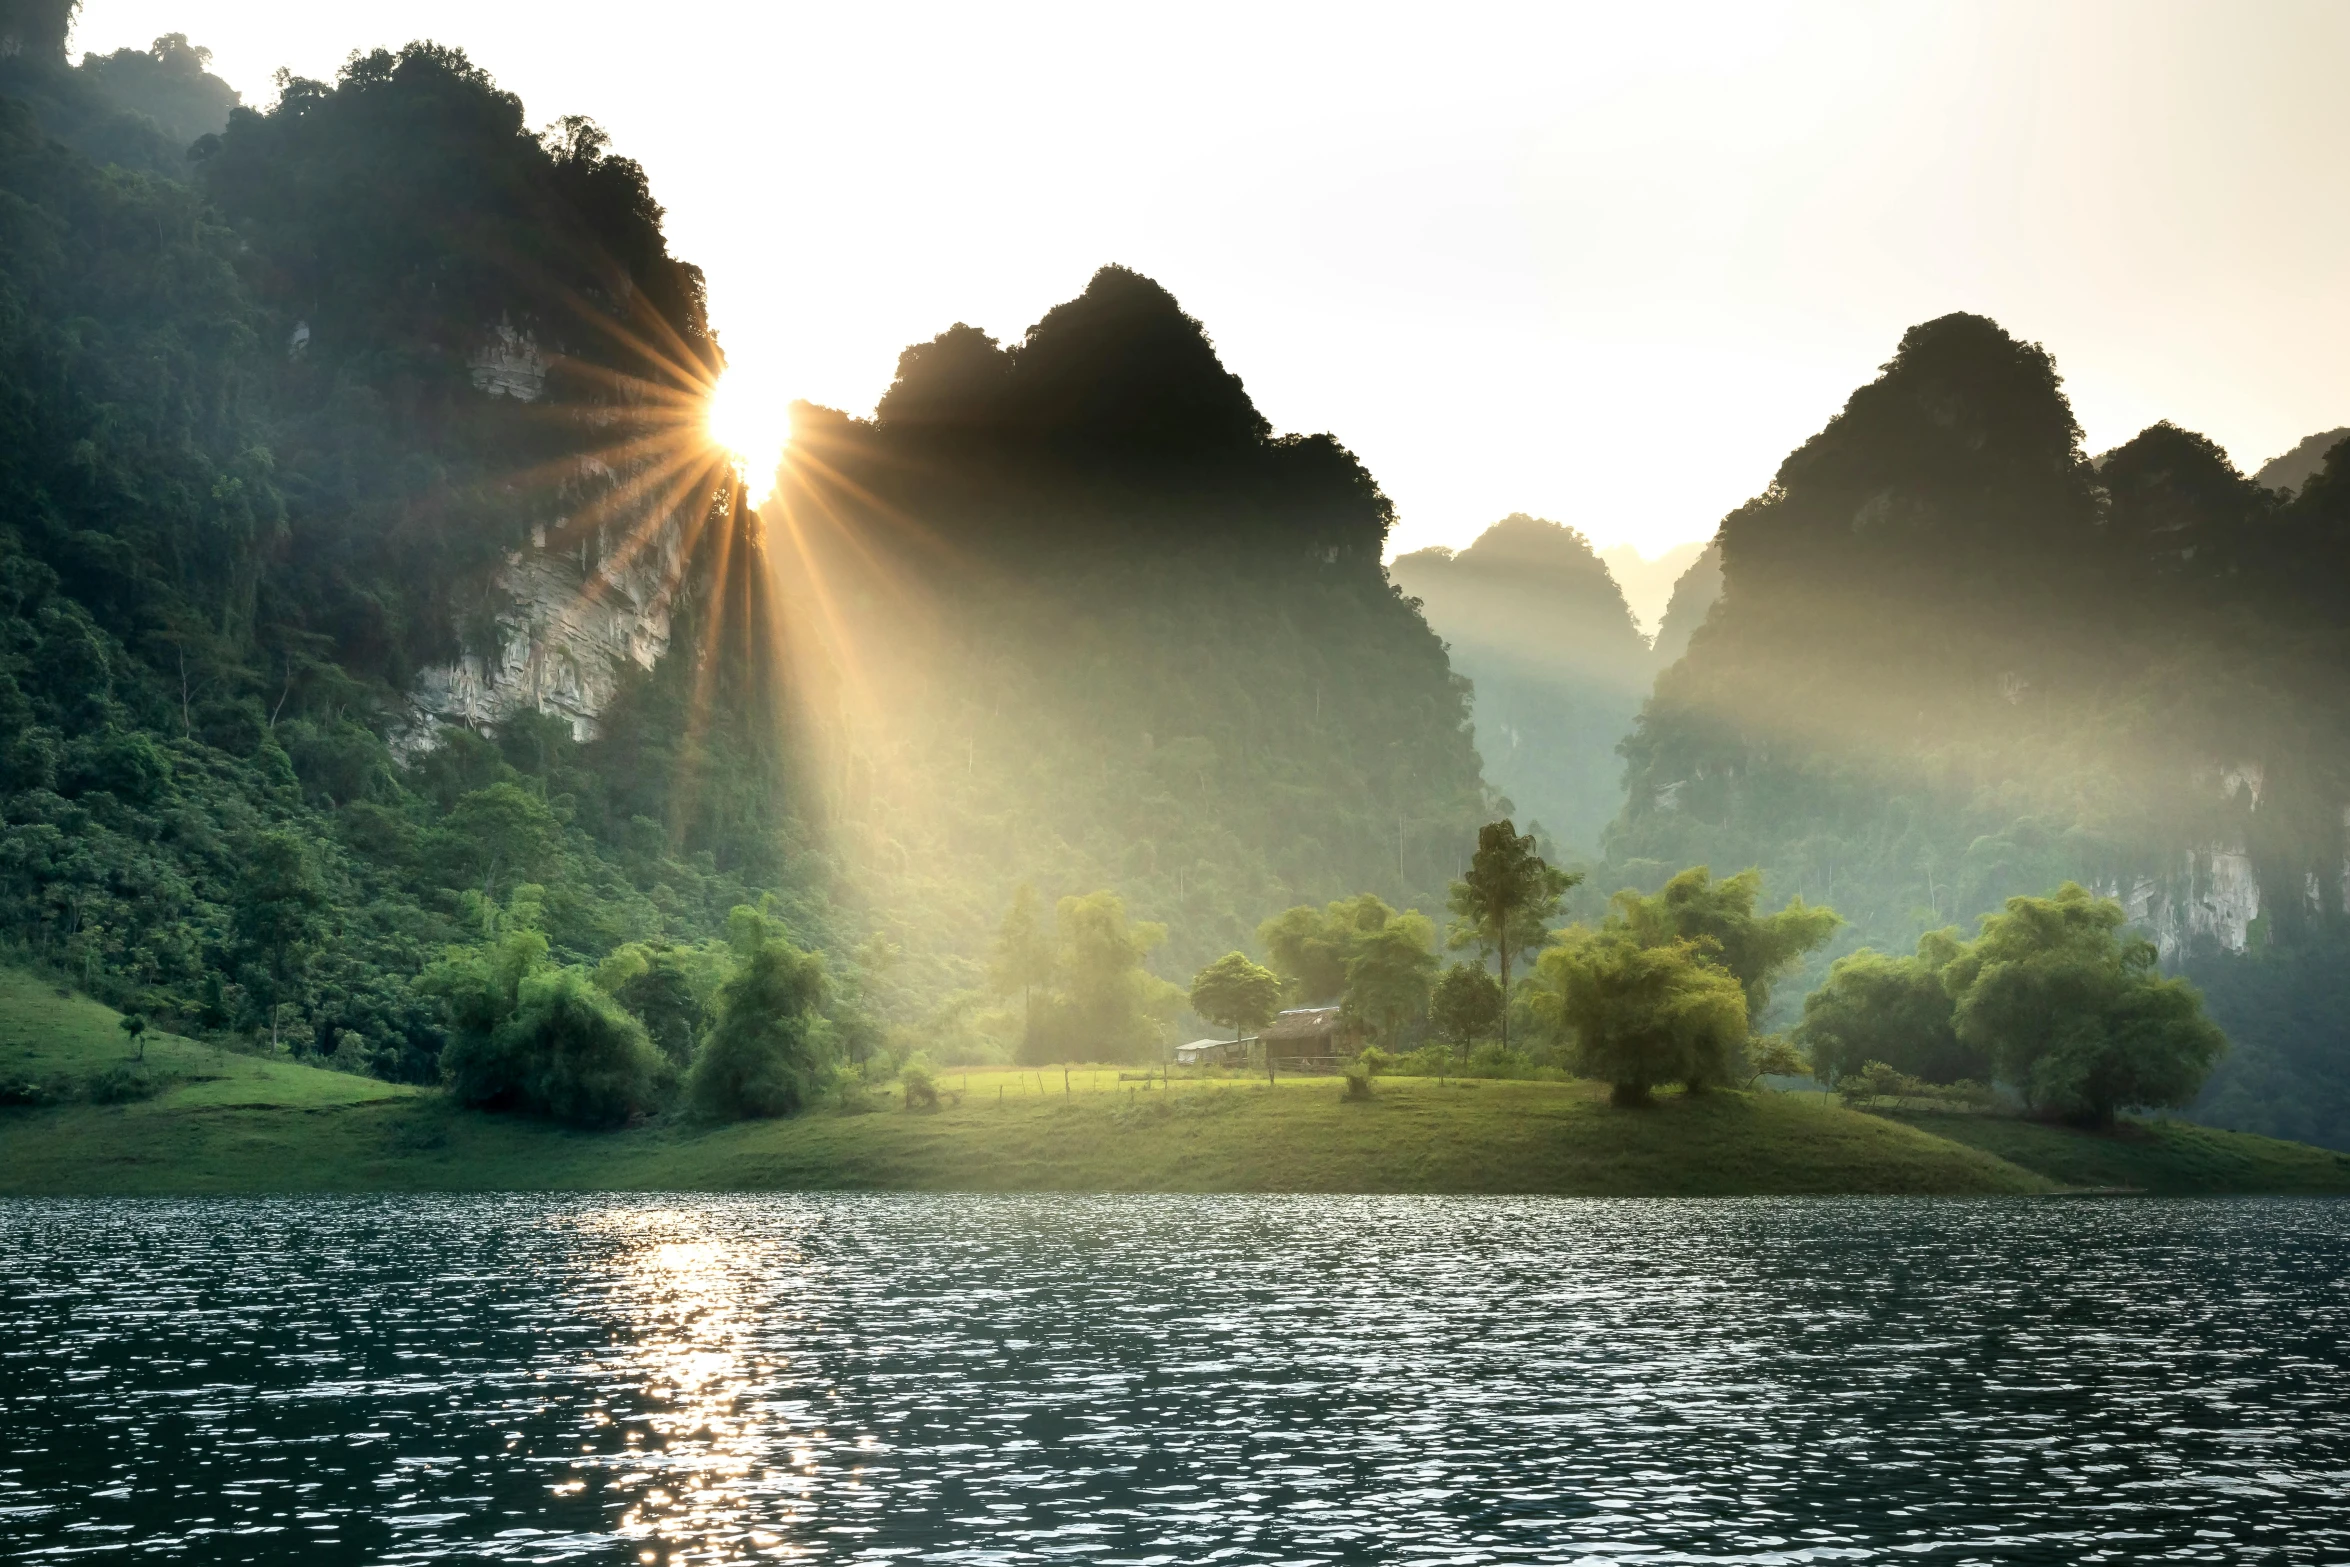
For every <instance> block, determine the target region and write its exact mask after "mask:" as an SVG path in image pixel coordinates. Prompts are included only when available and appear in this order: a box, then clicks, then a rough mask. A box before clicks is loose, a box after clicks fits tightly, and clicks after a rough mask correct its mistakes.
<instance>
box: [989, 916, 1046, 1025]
mask: <svg viewBox="0 0 2350 1567" xmlns="http://www.w3.org/2000/svg"><path fill="white" fill-rule="evenodd" d="M987 977H988V982H989V984H991V985H993V986H994V987H995V992H996V994H997V995H1000V996H1009V995H1015V994H1016V995H1018V996H1019V998H1020V1034H1021V1038H1022V1040H1023V1041H1026V1040H1028V1039H1031V1038H1033V1037H1034V1035H1035V1032H1036V1020H1035V1016H1034V1009H1033V1008H1032V1007H1031V1005H1030V998H1031V996H1032V995H1033V994H1034V993H1035V992H1036V991H1037V990H1038V989H1039V988H1041V987H1042V986H1045V985H1049V984H1051V983H1052V982H1053V943H1052V938H1051V936H1050V935H1049V934H1048V933H1047V932H1046V930H1045V928H1044V908H1043V903H1042V900H1040V899H1039V898H1038V897H1037V895H1036V889H1035V888H1034V887H1032V886H1030V885H1029V884H1028V883H1026V882H1022V883H1021V884H1020V885H1019V886H1017V887H1015V888H1013V889H1012V906H1011V907H1010V908H1009V909H1007V910H1005V911H1004V923H1003V925H1002V926H1001V927H1000V928H999V929H998V930H997V931H996V938H995V952H994V954H993V957H992V959H991V960H990V962H989V964H988V970H987Z"/></svg>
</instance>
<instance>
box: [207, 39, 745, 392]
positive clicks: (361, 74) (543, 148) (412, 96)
mask: <svg viewBox="0 0 2350 1567" xmlns="http://www.w3.org/2000/svg"><path fill="white" fill-rule="evenodd" d="M203 152H204V156H203V158H202V162H201V170H202V182H203V186H204V189H205V192H206V194H207V195H209V196H210V197H211V198H212V200H213V201H214V202H216V203H217V204H218V205H219V207H220V209H221V211H222V212H223V213H224V214H225V215H226V216H227V217H228V218H229V219H230V221H232V222H233V223H235V224H236V225H237V227H238V228H239V229H240V230H241V231H242V232H244V233H245V234H246V235H247V236H248V238H249V240H250V241H251V243H252V245H253V249H254V251H255V253H256V256H257V258H258V264H257V269H256V275H255V279H254V281H255V283H256V285H257V287H258V289H259V291H260V293H261V294H262V296H263V297H264V298H265V299H267V300H269V301H270V303H271V305H272V306H273V307H274V309H275V310H276V311H277V312H278V314H279V315H280V316H281V317H283V318H285V323H284V324H285V325H286V326H287V327H288V329H289V331H290V330H291V329H292V326H293V323H294V321H295V320H296V319H299V320H300V321H301V322H302V323H303V324H304V325H305V326H306V327H307V331H306V332H305V334H304V335H303V337H302V339H301V351H302V352H303V353H304V354H305V355H306V356H309V357H312V358H319V357H327V358H335V359H342V358H346V357H349V356H368V355H387V354H388V355H392V356H394V361H393V363H395V364H396V363H399V362H401V361H407V360H413V359H415V358H416V356H419V355H427V354H430V355H438V356H440V357H441V358H442V359H443V361H444V363H447V364H450V365H452V366H454V367H455V368H457V369H462V368H463V360H464V356H466V355H468V354H470V353H473V352H475V351H477V350H478V349H479V348H480V347H481V345H482V343H483V341H484V338H485V335H487V334H491V333H493V332H494V330H495V329H496V328H497V327H498V326H499V325H500V324H501V323H503V324H505V325H508V326H510V327H511V328H513V329H514V330H516V331H518V332H521V333H524V334H528V335H530V336H531V337H532V338H533V340H534V341H535V342H537V343H538V344H539V346H540V347H541V348H543V349H544V350H545V351H546V352H547V353H548V354H549V355H561V354H565V353H568V354H572V355H578V356H581V357H582V358H585V359H588V360H590V361H593V362H600V363H603V364H606V365H611V364H613V363H615V362H618V364H619V365H620V366H621V367H622V368H625V369H626V370H627V371H628V372H630V373H633V374H637V375H640V376H642V377H645V378H648V379H660V380H671V381H674V380H676V379H679V378H681V377H699V378H702V379H707V378H708V377H709V376H710V375H712V374H714V373H715V370H716V368H717V360H716V351H715V348H714V346H713V344H712V342H711V338H710V332H709V324H708V320H707V316H706V311H705V306H704V301H703V285H702V277H701V273H700V270H699V269H698V268H695V267H693V266H691V265H689V264H687V263H685V262H681V261H678V260H676V259H675V258H673V257H671V256H670V255H669V253H668V246H667V243H666V241H665V239H664V238H663V235H662V228H661V220H662V213H661V208H660V205H659V204H658V203H657V202H655V201H654V200H653V197H652V192H651V189H650V187H649V185H648V184H647V182H646V179H645V174H644V170H643V169H642V168H641V167H639V166H638V165H637V164H636V163H635V162H634V161H632V160H630V159H627V158H622V157H618V156H616V155H614V154H612V153H611V152H610V150H609V143H608V141H607V139H606V137H605V136H604V134H603V132H602V131H601V130H599V129H598V128H597V127H596V125H595V124H594V122H592V121H590V120H587V119H584V118H580V117H577V116H573V117H568V118H565V119H563V120H560V121H558V122H557V124H556V126H555V128H554V129H553V130H552V131H550V132H548V133H546V134H544V135H540V134H537V133H534V132H532V131H531V130H530V129H529V128H528V126H527V125H526V123H525V121H524V116H523V107H522V100H521V99H520V98H518V97H516V96H515V95H514V94H513V93H510V92H506V91H504V90H502V89H500V88H499V87H498V86H497V84H496V83H495V82H494V81H492V80H491V79H490V77H489V75H488V73H487V72H485V71H483V70H482V69H481V68H480V67H478V66H476V65H475V64H474V63H473V62H472V61H471V60H469V59H467V58H466V56H465V54H464V53H463V51H461V50H457V49H450V48H446V47H443V46H441V45H438V44H431V43H413V44H409V45H408V46H406V47H405V48H402V49H399V50H385V49H378V50H374V51H371V52H369V53H366V54H360V55H354V56H353V57H352V58H351V60H350V61H349V62H347V63H346V64H345V65H344V66H343V68H342V70H341V72H340V73H338V75H337V77H336V79H335V80H334V81H333V82H332V83H326V82H318V81H311V80H308V79H306V78H301V77H294V78H290V79H288V80H286V81H285V82H284V83H283V84H282V85H281V87H280V89H279V95H278V100H277V102H276V103H275V104H273V105H271V106H270V107H268V108H267V109H265V110H256V109H249V108H240V109H238V110H237V111H235V112H234V113H233V114H231V115H230V117H229V125H228V129H227V131H226V133H225V134H224V135H222V136H221V137H220V139H219V141H218V142H217V144H215V145H213V146H210V147H207V148H205V149H203ZM390 367H391V366H390V365H387V366H386V368H390ZM558 369H559V367H558Z"/></svg>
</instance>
